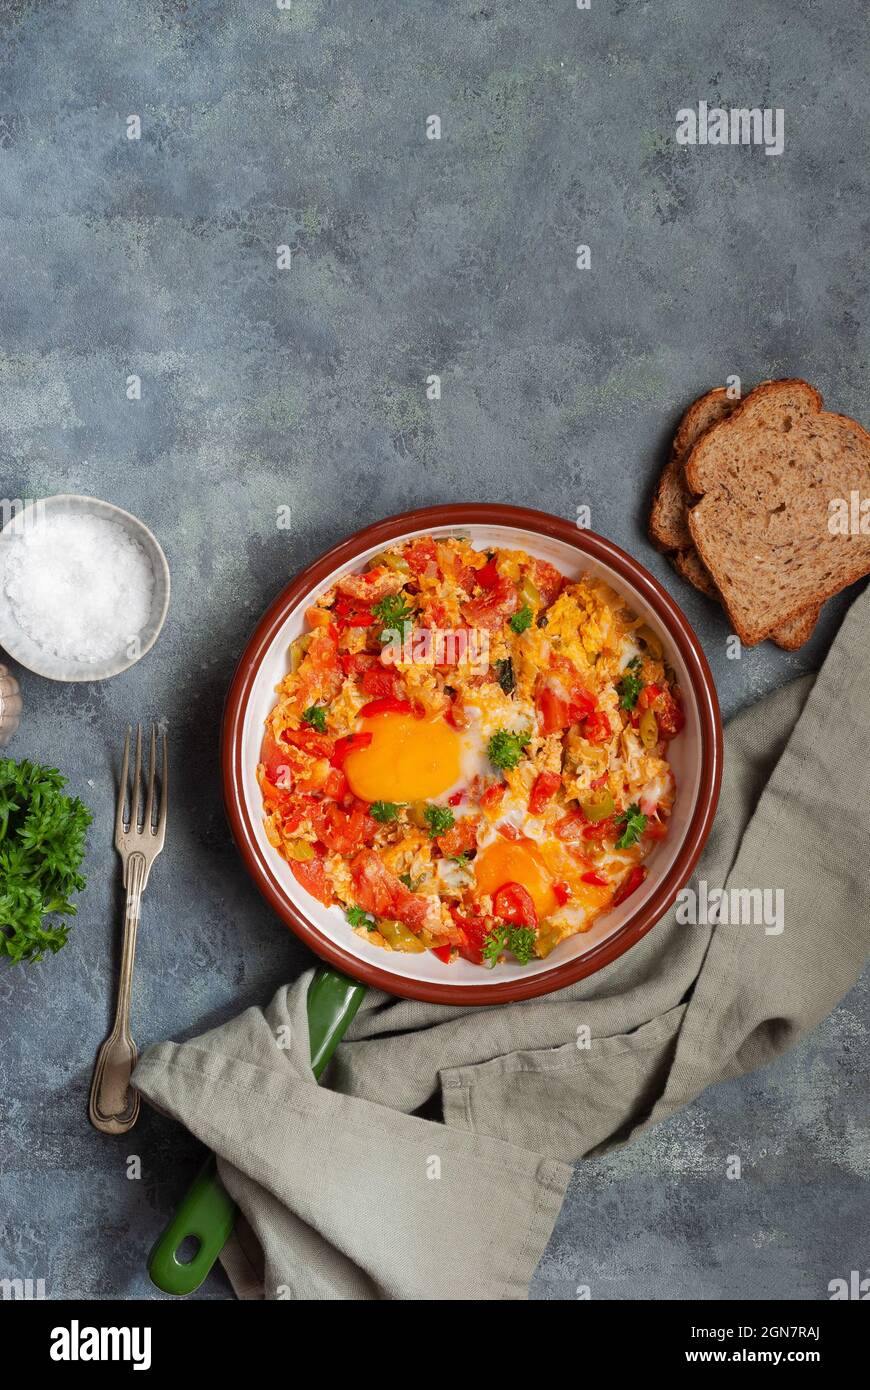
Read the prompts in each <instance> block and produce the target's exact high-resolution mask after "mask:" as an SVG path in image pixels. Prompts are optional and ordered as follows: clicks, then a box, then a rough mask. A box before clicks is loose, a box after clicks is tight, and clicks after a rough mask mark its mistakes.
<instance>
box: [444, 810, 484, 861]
mask: <svg viewBox="0 0 870 1390" xmlns="http://www.w3.org/2000/svg"><path fill="white" fill-rule="evenodd" d="M479 824H480V821H479V820H478V818H477V817H476V816H460V817H459V820H458V821H456V822H455V824H454V825H452V826H451V827H450V829H449V830H447V831H445V833H444V834H443V835H439V836H438V838H437V840H436V841H435V843H436V844H437V846H438V848H439V849H440V851H441V853H442V854H443V855H444V858H445V859H453V858H454V857H455V856H456V855H457V854H470V853H471V851H472V850H475V849H477V829H478V826H479Z"/></svg>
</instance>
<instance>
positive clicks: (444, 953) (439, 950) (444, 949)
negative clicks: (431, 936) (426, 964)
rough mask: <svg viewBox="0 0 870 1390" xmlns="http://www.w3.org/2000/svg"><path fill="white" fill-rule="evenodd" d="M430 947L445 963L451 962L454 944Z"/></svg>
mask: <svg viewBox="0 0 870 1390" xmlns="http://www.w3.org/2000/svg"><path fill="white" fill-rule="evenodd" d="M430 949H431V951H432V954H433V956H437V957H438V959H439V960H443V962H444V964H445V965H449V964H450V957H451V956H452V955H453V947H452V946H432V947H431V948H430Z"/></svg>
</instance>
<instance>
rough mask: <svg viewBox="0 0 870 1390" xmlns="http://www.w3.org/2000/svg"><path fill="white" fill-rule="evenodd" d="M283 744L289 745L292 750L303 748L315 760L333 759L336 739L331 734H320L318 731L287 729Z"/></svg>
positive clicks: (283, 736)
mask: <svg viewBox="0 0 870 1390" xmlns="http://www.w3.org/2000/svg"><path fill="white" fill-rule="evenodd" d="M281 742H282V743H288V744H289V745H290V747H291V748H301V749H302V752H303V753H310V754H311V756H312V757H313V758H331V757H332V752H333V749H334V748H335V739H334V738H331V737H330V735H329V734H319V733H318V732H317V730H316V729H285V730H284V731H283V733H282V734H281Z"/></svg>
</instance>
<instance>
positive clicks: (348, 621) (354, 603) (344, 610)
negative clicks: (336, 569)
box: [332, 594, 376, 627]
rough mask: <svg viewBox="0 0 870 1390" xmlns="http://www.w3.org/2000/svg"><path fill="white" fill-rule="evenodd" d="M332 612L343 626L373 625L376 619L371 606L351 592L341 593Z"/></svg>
mask: <svg viewBox="0 0 870 1390" xmlns="http://www.w3.org/2000/svg"><path fill="white" fill-rule="evenodd" d="M332 612H333V615H334V617H335V618H336V620H337V621H338V623H339V626H341V627H371V626H372V624H373V623H374V622H375V621H376V619H375V615H374V613H373V612H372V610H371V609H370V608H366V607H365V605H364V604H361V603H360V601H359V600H358V599H354V598H351V597H350V595H349V594H339V595H338V598H337V599H336V600H335V603H334V604H333V608H332Z"/></svg>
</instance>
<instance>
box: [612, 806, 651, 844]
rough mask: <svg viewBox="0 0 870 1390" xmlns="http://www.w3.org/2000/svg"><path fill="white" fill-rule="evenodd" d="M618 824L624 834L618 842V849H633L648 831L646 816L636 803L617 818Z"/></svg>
mask: <svg viewBox="0 0 870 1390" xmlns="http://www.w3.org/2000/svg"><path fill="white" fill-rule="evenodd" d="M616 824H617V825H621V826H622V827H623V830H622V834H621V835H620V837H619V839H618V840H617V842H616V848H617V849H631V846H632V845H636V844H637V842H638V840H639V839H640V837H641V835H642V834H643V832H644V831H645V830H646V816H644V815H642V814H641V810H640V807H639V806H638V804H637V802H636V801H633V802H632V803H631V805H630V806H629V807H628V808H627V809H626V810H625V811H623V812H622V815H620V816H617V817H616Z"/></svg>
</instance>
